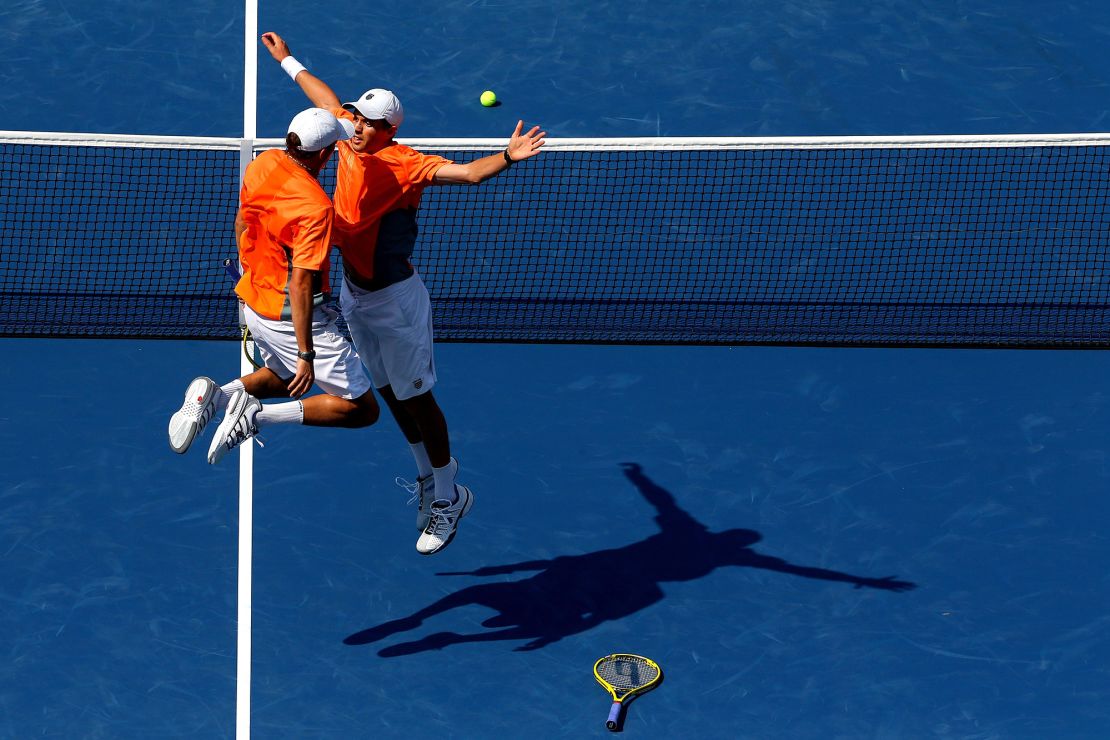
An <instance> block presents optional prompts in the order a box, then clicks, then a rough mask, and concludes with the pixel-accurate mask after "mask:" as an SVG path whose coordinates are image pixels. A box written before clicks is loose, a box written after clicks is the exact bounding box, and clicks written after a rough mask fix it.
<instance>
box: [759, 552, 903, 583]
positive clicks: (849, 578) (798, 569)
mask: <svg viewBox="0 0 1110 740" xmlns="http://www.w3.org/2000/svg"><path fill="white" fill-rule="evenodd" d="M743 564H744V565H747V566H750V567H752V568H766V569H767V570H775V571H778V572H779V573H790V574H792V575H796V576H803V577H805V578H819V579H821V580H823V581H843V582H844V583H852V584H855V587H856V588H865V587H866V588H877V589H881V590H883V591H910V590H912V589H914V588H917V584H915V583H913V582H911V581H899V580H898V579H897V578H895V577H894V576H885V577H883V578H863V577H861V576H854V575H851V574H849V573H840V572H838V571H835V570H826V569H825V568H811V567H809V566H806V565H794V564H792V563H788V562H786V561H785V560H782V559H780V558H773V557H768V556H766V555H753V556H752V557H751V558H750V559H747V560H745V561H744V563H743Z"/></svg>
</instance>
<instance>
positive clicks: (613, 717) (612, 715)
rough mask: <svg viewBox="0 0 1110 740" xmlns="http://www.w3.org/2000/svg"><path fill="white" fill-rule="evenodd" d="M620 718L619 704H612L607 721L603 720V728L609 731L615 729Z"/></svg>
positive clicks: (617, 702)
mask: <svg viewBox="0 0 1110 740" xmlns="http://www.w3.org/2000/svg"><path fill="white" fill-rule="evenodd" d="M620 716H621V703H620V702H619V701H615V702H613V706H612V707H610V708H609V719H607V720H605V726H606V727H608V728H609V729H610V730H616V729H617V720H618V719H619V718H620Z"/></svg>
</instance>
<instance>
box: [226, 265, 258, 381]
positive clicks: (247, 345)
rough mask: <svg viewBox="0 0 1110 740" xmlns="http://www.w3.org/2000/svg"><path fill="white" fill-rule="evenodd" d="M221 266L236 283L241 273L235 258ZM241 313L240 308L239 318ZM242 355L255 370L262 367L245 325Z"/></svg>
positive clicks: (252, 338)
mask: <svg viewBox="0 0 1110 740" xmlns="http://www.w3.org/2000/svg"><path fill="white" fill-rule="evenodd" d="M223 266H224V272H226V273H227V276H228V277H230V278H231V279H232V280H233V281H235V283H238V282H239V279H240V277H241V275H240V273H239V265H237V264H236V263H235V260H233V259H230V258H229V259H225V260H224V261H223ZM239 303H240V307H241V306H242V299H240V300H239ZM242 314H243V312H242V311H241V310H240V312H239V315H240V318H241V317H242ZM243 356H244V357H246V358H247V361H248V362H249V363H250V364H251V365H252V366H253V367H254V369H255V370H258V369H260V368H261V367H262V365H263V363H262V354H261V353H260V352H259V351H258V347H256V346H255V344H254V337H252V336H251V330H250V329H248V328H247V327H245V326H244V327H243Z"/></svg>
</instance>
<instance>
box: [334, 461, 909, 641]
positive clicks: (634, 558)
mask: <svg viewBox="0 0 1110 740" xmlns="http://www.w3.org/2000/svg"><path fill="white" fill-rule="evenodd" d="M622 467H623V468H624V474H625V476H627V478H628V480H629V481H631V482H632V484H633V485H635V486H636V488H637V490H639V492H640V494H641V495H643V497H644V499H645V500H647V502H648V503H649V504H651V505H652V506H653V507H655V510H656V516H655V521H656V523H657V524H658V525H659V532H658V533H657V534H654V535H652V536H651V537H648V538H647V539H644V540H640V541H639V542H634V543H632V544H630V545H625V546H624V547H619V548H615V549H611V550H600V551H598V552H592V553H587V554H584V555H566V556H560V557H556V558H552V559H548V560H530V561H526V562H522V563H514V564H512V565H493V566H486V567H483V568H479V569H477V570H474V571H467V572H461V573H440V574H439V575H469V576H500V575H507V574H510V573H522V572H535V575H533V576H531V577H529V578H525V579H523V580H518V581H505V582H498V583H482V584H478V585H473V586H467V587H466V588H463V589H460V590H459V591H456V592H454V593H452V594H448V595H447V596H444V597H443V598H442V599H439V600H438V601H436V602H435V603H433V604H429V605H428V606H426V607H424V608H423V609H421V610H419V611H417V612H416V613H414V614H412V615H411V616H408V617H403V618H401V619H395V620H393V621H390V622H384V623H382V624H379V625H377V626H376V627H370V628H368V629H365V630H362V631H360V632H356V633H355V634H353V635H350V636H349V637H347V638H346V639H344V640H343V642H344V643H346V644H348V645H366V644H369V643H372V642H378V641H380V640H384V639H385V638H387V637H390V636H392V635H396V634H398V633H401V632H406V631H409V630H414V629H416V628H418V627H420V626H421V625H422V624H423V622H424V620H425V619H429V618H431V617H434V616H436V615H438V614H443V613H444V612H448V611H450V610H452V609H456V608H460V607H466V606H471V605H479V606H484V607H488V608H490V609H493V610H495V611H497V612H498V614H496V615H495V616H492V617H490V618H489V619H487V620H485V621H484V622H482V626H483V627H486V628H488V629H487V630H486V631H483V632H478V633H474V634H459V633H456V632H437V633H435V634H431V635H428V636H426V637H423V638H421V639H419V640H414V641H411V642H402V643H398V644H395V645H389V646H386V647H384V648H382V649H381V650H379V651H378V655H381V656H382V657H386V658H390V657H397V656H401V655H411V654H413V653H419V652H422V651H425V650H438V649H442V648H444V647H447V646H448V645H456V644H460V643H465V642H491V641H494V640H527V641H528V642H527V643H526V644H524V645H521V646H519V647H517V648H515V649H516V650H538V649H540V648H542V647H545V646H547V645H550V644H552V643H555V642H558V641H559V640H561V639H563V638H564V637H568V636H570V635H574V634H578V633H580V632H585V631H587V630H589V629H592V628H594V627H597V626H598V625H600V624H603V623H604V622H608V621H610V620H616V619H622V618H624V617H627V616H629V615H631V614H635V613H636V612H638V611H640V610H641V609H645V608H647V607H649V606H651V605H652V604H655V603H656V602H658V601H660V600H662V599H663V590H662V589H661V588H660V584H661V583H666V582H681V581H693V580H695V579H698V578H703V577H705V576H707V575H709V574H710V573H712V572H713V571H714V570H716V569H717V568H722V567H725V566H739V567H743V568H762V569H764V570H772V571H777V572H780V573H786V574H789V575H794V576H802V577H804V578H816V579H820V580H825V581H842V582H844V583H850V584H852V585H854V586H855V587H856V588H864V587H867V588H878V589H883V590H887V591H906V590H909V589H912V588H914V587H915V584H913V583H910V582H908V581H899V580H896V578H895V577H894V576H887V577H883V578H866V577H863V576H856V575H851V574H849V573H840V572H838V571H834V570H826V569H824V568H813V567H809V566H805V565H795V564H793V563H788V562H786V561H785V560H782V559H781V558H775V557H769V556H767V555H761V554H759V553H758V552H757V551H755V550H753V549H752V545H755V544H756V543H757V542H759V541H760V540H761V539H762V536H761V535H760V534H759V533H758V532H756V531H754V530H751V529H729V530H725V531H724V532H710V531H709V529H708V527H706V526H705V525H704V524H702V523H701V522H699V521H697V520H696V519H694V518H693V517H692V516H690V514H688V513H687V512H685V511H683V510H682V509H681V508H680V507H679V506H678V505H677V504H676V503H675V499H674V496H672V495H671V494H670V492H669V491H667V490H666V489H664V488H661V487H660V486H659V485H657V484H656V483H655V482H654V481H652V480H651V479H650V478H649V477H647V476H646V475H645V474H644V473H643V469H642V468H641V466H640V465H637V464H635V463H624V464H623V465H622Z"/></svg>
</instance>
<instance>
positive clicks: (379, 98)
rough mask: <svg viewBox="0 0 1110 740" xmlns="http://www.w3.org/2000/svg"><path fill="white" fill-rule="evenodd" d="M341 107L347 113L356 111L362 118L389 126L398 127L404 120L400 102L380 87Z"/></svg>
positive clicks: (403, 111)
mask: <svg viewBox="0 0 1110 740" xmlns="http://www.w3.org/2000/svg"><path fill="white" fill-rule="evenodd" d="M343 107H344V108H346V109H347V110H349V111H358V112H359V113H360V114H361V115H362V117H363V118H368V119H370V120H371V121H387V122H389V125H390V126H400V125H401V121H403V120H404V119H405V109H404V108H402V107H401V101H400V100H398V99H397V96H396V95H394V94H393V93H392V92H390V91H389V90H383V89H382V88H380V87H375V88H371V89H370V90H367V91H366V92H364V93H363V94H362V95H359V96H358V100H355V101H352V102H350V103H344V104H343Z"/></svg>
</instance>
